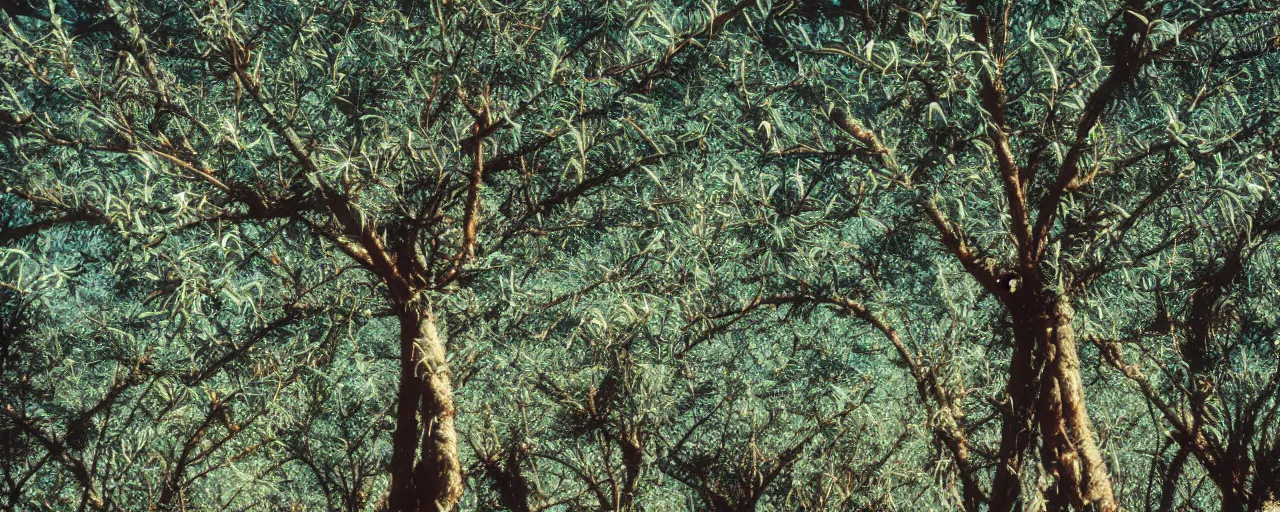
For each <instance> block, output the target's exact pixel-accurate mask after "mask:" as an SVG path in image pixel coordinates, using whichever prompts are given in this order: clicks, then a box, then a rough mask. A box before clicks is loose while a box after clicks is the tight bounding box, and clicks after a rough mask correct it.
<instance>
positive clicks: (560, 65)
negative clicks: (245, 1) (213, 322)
mask: <svg viewBox="0 0 1280 512" xmlns="http://www.w3.org/2000/svg"><path fill="white" fill-rule="evenodd" d="M745 5H746V4H745V3H742V4H739V5H737V6H733V7H730V8H728V9H726V10H724V11H723V12H718V13H713V16H711V17H710V18H706V19H703V20H701V21H699V20H697V19H692V20H691V21H692V22H693V23H688V24H689V25H690V26H692V27H695V28H693V29H691V30H689V31H688V32H687V33H682V32H676V31H675V29H674V28H672V27H671V25H665V26H653V27H652V28H647V29H646V30H648V31H651V33H652V34H653V37H652V38H649V39H648V40H647V41H640V40H638V39H634V38H632V39H631V40H628V39H627V38H625V37H622V35H623V34H624V33H626V31H628V30H634V29H635V27H634V26H633V25H632V23H633V22H635V21H643V20H644V18H645V16H646V15H645V13H643V12H642V13H640V16H639V17H635V18H632V16H633V15H634V14H635V13H633V12H630V10H629V8H627V6H609V5H605V6H594V5H592V4H591V3H587V4H583V5H569V4H566V5H555V4H548V5H540V4H525V5H520V6H508V5H504V4H501V3H494V4H480V3H476V4H449V3H448V2H441V3H439V4H437V5H434V6H431V7H430V8H416V7H414V6H413V4H412V3H408V4H405V5H404V6H401V7H398V8H397V7H386V6H373V5H365V4H364V3H358V2H335V3H327V2H322V3H314V4H308V5H295V6H276V5H260V6H250V5H227V4H222V3H217V4H212V5H211V6H209V7H207V8H204V7H202V8H197V9H192V10H189V9H187V8H185V7H183V6H180V5H172V4H166V3H163V2H160V3H154V4H137V5H126V4H122V3H119V2H108V3H107V4H106V5H105V6H98V5H96V3H86V4H84V5H76V4H70V5H67V4H55V5H51V7H50V8H49V9H45V10H34V9H32V8H24V9H11V10H7V11H6V12H8V13H9V15H10V18H9V20H8V23H7V27H6V35H7V42H6V46H7V48H6V53H7V56H8V57H9V58H10V59H11V61H12V62H15V63H22V65H21V66H11V67H10V68H9V69H7V70H6V82H7V83H8V84H9V85H10V87H11V89H14V90H18V89H20V90H21V91H22V92H21V93H19V94H15V95H12V96H10V97H9V99H8V100H7V105H6V106H5V109H6V111H5V116H6V118H7V123H8V130H9V132H10V134H11V139H10V140H11V144H12V146H11V147H12V148H13V149H14V154H15V157H16V158H18V159H20V160H21V161H22V162H23V163H22V164H21V165H22V166H23V167H24V168H28V169H30V170H31V171H33V172H25V171H17V170H16V169H14V170H11V171H8V176H7V177H6V184H7V188H8V191H7V193H8V194H9V195H10V196H12V197H15V198H17V199H19V200H21V201H24V202H25V204H26V206H25V208H26V209H27V210H28V212H29V213H30V214H31V217H32V220H31V222H30V223H29V224H26V225H21V226H15V227H13V228H12V229H11V230H8V231H6V234H5V238H6V239H11V240H20V239H22V238H24V237H28V236H31V235H33V234H36V233H38V232H40V231H42V230H45V229H48V228H53V227H56V226H62V225H69V224H73V223H74V224H83V223H90V224H96V225H105V226H108V229H109V230H110V231H113V232H116V233H118V234H119V235H120V236H122V237H123V238H125V239H132V240H135V241H137V240H142V243H141V244H137V245H143V246H144V248H145V250H147V251H149V252H150V253H153V254H165V253H167V251H171V250H174V249H175V248H176V246H178V245H179V244H180V242H177V241H171V240H174V239H175V238H176V239H179V240H184V241H187V240H190V238H187V237H185V236H183V234H184V233H188V232H192V231H201V232H203V233H204V234H206V235H213V234H214V233H219V234H220V233H222V232H224V231H226V232H230V233H234V234H235V236H237V237H239V238H240V239H241V243H243V244H245V245H247V246H250V247H252V248H253V249H251V250H250V251H247V252H245V253H242V254H239V255H237V256H238V257H242V258H244V261H245V263H244V264H243V265H242V268H244V267H249V266H253V267H255V268H254V269H253V270H255V271H258V272H263V270H264V269H263V267H262V266H263V265H264V264H265V265H273V266H278V267H281V268H280V269H279V270H275V271H272V272H263V273H266V274H275V275H276V276H278V277H279V278H280V279H279V280H277V281H275V282H272V283H270V284H268V285H266V286H265V288H269V289H270V291H271V292H273V293H274V292H282V296H281V297H280V298H279V302H282V303H284V305H283V306H281V307H283V308H284V309H285V316H284V318H285V319H288V320H290V321H291V320H292V318H293V317H291V316H290V315H291V314H292V315H293V316H297V314H295V313H294V312H295V311H297V310H305V309H308V308H312V307H320V308H322V309H323V310H324V311H325V314H334V313H335V312H334V311H332V310H330V309H329V308H327V307H325V306H323V304H325V303H332V302H333V301H334V299H335V296H334V295H333V294H334V293H339V294H341V293H345V292H343V291H342V290H340V289H339V290H335V289H331V288H333V287H337V286H340V285H343V284H347V283H349V281H346V280H345V279H338V278H337V277H338V276H339V275H341V274H343V273H344V272H346V271H347V270H348V268H354V269H358V270H360V271H363V272H365V275H366V278H365V279H367V281H363V282H365V283H366V285H367V286H376V288H377V290H376V291H374V292H373V293H372V294H373V295H374V296H375V297H378V298H380V299H382V300H383V301H384V302H383V305H382V306H380V307H379V310H378V311H377V312H376V313H373V314H374V315H377V316H383V315H385V316H390V317H394V318H395V319H396V321H397V323H398V327H397V330H398V332H399V347H400V348H399V357H398V359H399V361H400V369H399V383H398V389H397V403H396V408H395V409H396V411H397V412H396V414H397V416H396V427H395V433H394V436H393V448H392V450H393V455H392V461H391V468H390V474H391V477H392V482H391V489H390V493H389V495H388V498H387V499H388V504H387V505H388V507H390V508H391V509H395V510H419V509H422V510H428V509H430V510H436V509H449V508H451V507H452V506H453V504H454V503H456V501H457V500H458V498H459V496H460V495H461V493H462V483H461V468H460V465H459V461H458V456H457V439H456V433H455V429H454V415H455V410H456V409H455V404H454V401H453V397H452V387H451V383H450V375H449V369H448V364H447V360H446V352H445V347H444V342H443V340H442V339H441V338H440V335H439V331H438V328H437V320H436V318H437V315H438V313H439V312H438V311H436V310H435V307H434V306H433V298H432V297H438V296H440V295H443V294H450V293H456V292H457V291H458V290H460V289H464V288H465V287H466V286H467V283H468V282H469V281H471V280H473V279H475V274H476V272H478V271H479V270H482V269H483V268H484V267H485V266H486V263H485V258H487V257H488V256H489V255H494V256H495V257H497V256H500V251H501V249H502V247H503V246H504V245H505V244H506V243H508V241H509V240H510V239H511V238H513V237H517V236H522V235H526V234H529V233H538V232H540V231H542V229H541V228H540V226H543V225H546V224H550V223H551V222H552V221H551V218H553V217H552V216H553V215H554V214H555V213H556V212H557V211H558V210H560V209H563V208H564V207H565V206H566V205H570V204H572V203H574V202H575V201H577V200H579V199H580V198H582V197H583V196H586V195H588V194H590V193H591V192H592V191H593V190H594V189H596V188H598V187H601V186H605V185H608V184H609V183H611V182H612V181H615V180H617V179H620V178H622V177H625V176H627V175H629V174H631V173H634V172H637V171H638V170H639V169H641V168H643V167H644V166H646V165H649V164H653V163H656V162H658V161H660V160H662V159H664V158H667V157H668V156H669V153H667V152H665V151H664V150H663V149H661V148H660V146H659V145H658V143H657V142H655V141H654V140H653V139H650V138H649V137H650V136H649V135H648V134H647V133H646V132H645V130H644V129H643V128H641V125H640V124H639V123H637V121H635V120H633V119H632V117H635V118H637V119H641V120H642V121H643V118H644V116H645V115H647V114H650V113H648V112H645V111H644V109H637V108H636V107H634V106H632V105H631V103H628V102H632V103H634V97H633V95H635V94H642V93H644V92H646V91H648V90H650V89H652V87H653V82H654V81H655V80H659V79H662V78H665V77H667V76H668V75H669V74H670V73H671V70H672V68H673V67H676V66H682V65H685V64H686V62H687V61H688V60H689V59H691V58H696V57H690V56H689V55H691V54H696V53H698V52H697V46H698V44H699V43H698V41H699V40H705V39H708V38H711V37H713V36H714V35H715V33H716V32H717V31H718V30H719V29H720V28H721V27H722V26H723V25H724V24H725V23H727V22H728V21H729V20H730V19H732V18H733V17H734V16H735V15H736V14H737V13H738V12H739V11H741V10H742V9H743V8H744V7H745ZM24 7H25V6H24ZM655 14H656V15H657V16H666V14H665V13H660V12H657V13H655ZM570 141H572V142H570ZM100 169H117V170H114V171H112V172H109V173H101V172H99V170H100ZM482 235H485V236H484V237H483V238H482ZM170 237H174V238H170ZM222 241H223V242H225V239H223V240H222ZM166 244H169V245H166ZM129 250H139V248H138V247H136V245H135V246H129ZM334 253H339V254H341V255H342V256H344V257H345V258H338V257H336V256H335V254H334ZM293 256H297V258H296V259H295V258H293ZM343 259H345V261H347V262H351V264H354V267H351V266H350V265H349V264H348V263H343V262H342V261H343ZM290 260H293V261H290ZM264 262H265V263H264ZM180 263H181V262H179V264H180ZM328 266H334V267H333V269H332V270H331V271H330V273H331V276H329V277H324V278H320V279H319V280H313V281H311V282H306V283H305V284H304V281H305V280H303V279H298V278H297V276H298V274H300V273H307V272H309V271H310V272H314V271H316V270H319V269H321V268H324V267H328ZM202 270H204V269H202ZM214 272H216V270H214ZM205 277H206V278H207V277H208V276H207V275H206V276H205ZM179 281H181V282H182V283H186V282H187V281H186V278H179ZM348 285H349V284H348ZM180 286H185V285H181V284H180ZM258 290H259V293H260V294H261V293H263V292H262V290H263V288H261V287H260V288H259V289H258ZM192 291H198V292H199V293H205V294H211V293H216V291H214V290H208V289H203V288H197V289H196V290H192ZM162 293H163V292H162ZM191 300H193V299H192V298H191V297H189V296H182V297H181V298H180V299H179V300H177V301H174V302H175V303H174V307H175V309H184V308H185V310H186V311H188V312H189V311H190V308H191V307H192V306H191V303H190V301H191ZM356 300H364V299H363V297H362V298H360V299H356ZM342 303H343V301H342V300H338V304H339V306H340V307H341V304H342ZM286 323H287V322H286ZM269 325H274V324H269ZM250 343H252V342H250ZM237 356H238V354H236V353H234V351H233V353H232V354H230V355H228V359H234V358H235V357H237ZM215 401H216V400H215ZM215 409H216V406H215ZM15 414H16V413H15ZM210 414H211V415H212V414H215V413H214V412H211V413H210ZM204 423H205V424H207V423H209V422H208V421H205V422H204ZM201 428H202V429H203V427H201ZM183 462H185V461H183ZM179 465H182V462H180V463H179ZM175 478H177V477H176V476H175ZM84 483H85V486H86V489H87V490H92V489H91V487H92V486H91V485H89V484H88V483H87V482H84ZM166 488H168V487H166ZM161 501H162V505H165V503H164V502H165V501H167V500H165V499H164V498H163V497H162V499H161Z"/></svg>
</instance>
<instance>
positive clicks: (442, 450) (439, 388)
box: [387, 303, 462, 512]
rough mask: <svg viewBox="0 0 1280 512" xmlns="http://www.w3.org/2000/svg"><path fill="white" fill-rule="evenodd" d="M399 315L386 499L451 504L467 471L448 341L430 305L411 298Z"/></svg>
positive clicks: (431, 506) (403, 506) (429, 511)
mask: <svg viewBox="0 0 1280 512" xmlns="http://www.w3.org/2000/svg"><path fill="white" fill-rule="evenodd" d="M398 316H399V319H400V389H399V397H398V401H397V407H396V409H397V410H396V432H395V438H394V444H393V452H392V456H391V493H390V496H389V497H388V500H387V505H388V508H389V509H390V510H392V511H395V512H408V511H412V512H419V511H424V512H443V511H447V510H452V509H453V506H454V504H456V503H457V502H458V499H459V498H460V497H461V496H462V476H461V467H460V466H459V464H458V438H457V433H456V432H455V431H454V428H453V417H454V414H455V411H454V407H453V387H452V385H451V384H450V382H449V368H448V363H447V362H446V360H445V355H444V354H445V352H444V345H443V344H442V343H441V342H440V335H439V333H438V332H437V331H436V325H435V318H434V317H433V316H432V314H431V311H430V310H429V309H428V308H427V307H426V306H425V305H421V304H417V303H414V304H409V305H407V306H405V307H403V308H402V309H401V311H400V313H399V315H398Z"/></svg>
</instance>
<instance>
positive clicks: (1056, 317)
mask: <svg viewBox="0 0 1280 512" xmlns="http://www.w3.org/2000/svg"><path fill="white" fill-rule="evenodd" d="M1044 311H1045V313H1044V314H1043V316H1042V317H1041V318H1042V322H1043V324H1042V325H1043V326H1044V327H1043V330H1042V332H1041V336H1042V337H1041V340H1040V341H1041V347H1042V350H1043V353H1044V357H1045V360H1046V368H1045V370H1046V372H1045V373H1046V375H1045V376H1046V377H1047V378H1045V379H1043V380H1042V382H1041V386H1042V389H1041V391H1040V393H1041V397H1040V398H1041V399H1040V410H1039V411H1038V412H1039V416H1040V418H1039V419H1040V429H1041V434H1042V435H1043V439H1044V441H1043V443H1042V445H1041V446H1042V448H1041V449H1042V450H1043V452H1042V456H1043V458H1044V460H1045V466H1046V468H1047V469H1048V470H1049V471H1050V473H1051V474H1053V475H1054V476H1055V478H1056V482H1055V484H1056V486H1055V488H1054V490H1053V492H1052V495H1053V496H1052V497H1053V498H1056V499H1057V500H1058V501H1059V503H1058V504H1057V505H1059V506H1060V507H1061V508H1064V509H1065V508H1066V507H1065V505H1068V504H1069V505H1070V506H1072V507H1074V508H1075V509H1077V510H1083V509H1084V508H1085V507H1087V506H1092V507H1093V508H1092V510H1097V511H1099V512H1114V511H1116V510H1119V508H1120V507H1119V505H1118V504H1117V503H1116V499H1115V495H1114V493H1113V492H1112V489H1111V477H1110V476H1109V474H1108V472H1107V466H1106V463H1105V462H1104V461H1103V458H1102V452H1101V451H1100V450H1098V445H1097V442H1096V441H1095V439H1094V432H1093V423H1092V422H1091V421H1090V420H1089V413H1088V410H1087V409H1086V407H1085V398H1084V385H1083V383H1082V380H1081V377H1080V356H1079V353H1078V352H1077V347H1076V336H1075V329H1074V328H1073V327H1072V326H1071V320H1072V318H1073V317H1074V315H1075V314H1074V312H1073V311H1072V310H1071V306H1069V305H1067V304H1066V303H1065V302H1064V301H1063V300H1061V299H1060V298H1053V299H1051V303H1050V304H1048V305H1047V307H1045V308H1044ZM1050 501H1051V502H1052V501H1053V500H1052V499H1051V500H1050ZM1051 505H1052V503H1051Z"/></svg>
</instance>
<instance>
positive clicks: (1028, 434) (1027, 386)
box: [987, 310, 1040, 512]
mask: <svg viewBox="0 0 1280 512" xmlns="http://www.w3.org/2000/svg"><path fill="white" fill-rule="evenodd" d="M1024 317H1025V315H1023V314H1021V312H1020V311H1017V310H1015V311H1014V327H1013V331H1014V332H1013V358H1012V359H1011V360H1010V361H1009V382H1008V384H1007V386H1006V393H1007V394H1008V395H1009V404H1008V407H1007V408H1005V410H1004V418H1003V425H1002V426H1001V428H1000V452H999V459H998V461H997V462H998V463H999V465H998V466H997V467H996V474H995V477H994V478H993V479H992V481H991V499H990V501H989V502H988V503H987V506H988V509H989V510H990V511H991V512H1009V511H1010V510H1015V509H1016V508H1020V505H1019V504H1020V503H1021V500H1022V466H1023V463H1024V460H1023V456H1024V455H1025V454H1026V453H1027V448H1029V447H1030V446H1031V443H1033V442H1034V441H1035V438H1036V429H1035V409H1036V406H1035V401H1036V396H1037V391H1038V389H1039V387H1040V368H1039V366H1040V362H1039V358H1038V357H1037V355H1036V352H1037V350H1036V349H1037V347H1036V336H1035V329H1034V325H1033V324H1031V323H1030V322H1026V321H1021V320H1020V319H1021V318H1024Z"/></svg>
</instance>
